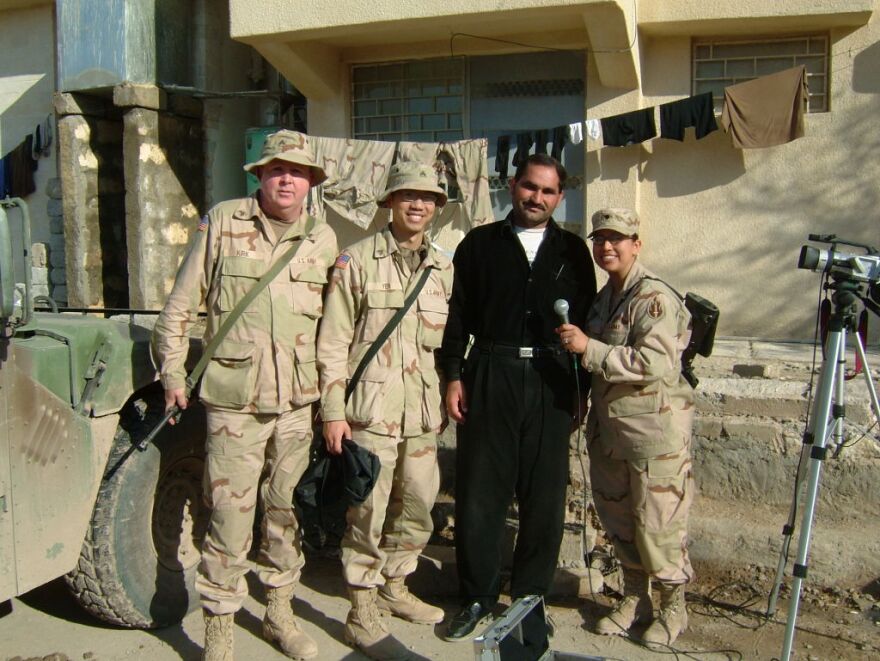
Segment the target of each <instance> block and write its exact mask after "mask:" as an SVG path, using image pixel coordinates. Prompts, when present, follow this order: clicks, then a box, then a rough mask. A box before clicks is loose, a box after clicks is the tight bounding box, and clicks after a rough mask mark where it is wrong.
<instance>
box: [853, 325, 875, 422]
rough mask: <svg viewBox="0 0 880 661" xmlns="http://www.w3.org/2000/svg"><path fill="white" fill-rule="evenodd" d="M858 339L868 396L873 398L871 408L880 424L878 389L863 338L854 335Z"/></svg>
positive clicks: (858, 349)
mask: <svg viewBox="0 0 880 661" xmlns="http://www.w3.org/2000/svg"><path fill="white" fill-rule="evenodd" d="M853 336H854V337H855V338H856V351H857V352H858V356H859V358H860V359H861V361H862V372H863V373H864V375H865V383H866V384H867V386H868V394H869V395H870V397H871V408H872V409H873V410H874V418H875V419H876V420H877V422H878V423H880V402H878V401H877V389H876V388H875V387H874V380H873V379H872V378H871V366H870V365H868V357H867V356H866V355H865V347H864V345H863V344H862V338H861V336H860V335H859V334H858V333H853Z"/></svg>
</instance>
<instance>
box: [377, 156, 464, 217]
mask: <svg viewBox="0 0 880 661" xmlns="http://www.w3.org/2000/svg"><path fill="white" fill-rule="evenodd" d="M399 190H417V191H424V192H426V193H436V194H437V206H440V207H442V206H443V205H444V204H446V199H447V198H446V191H445V190H443V188H441V186H440V184H439V183H438V182H437V171H436V170H434V168H433V167H431V166H430V165H425V164H424V163H417V162H415V161H402V162H400V163H395V164H394V165H392V166H391V171H390V172H389V173H388V182H387V183H386V184H385V192H384V193H382V194H381V195H380V196H379V198H378V199H377V200H376V201H377V202H379V203H380V204H381V203H382V202H385V200H387V199H388V198H389V197H390V195H391V193H395V192H397V191H399Z"/></svg>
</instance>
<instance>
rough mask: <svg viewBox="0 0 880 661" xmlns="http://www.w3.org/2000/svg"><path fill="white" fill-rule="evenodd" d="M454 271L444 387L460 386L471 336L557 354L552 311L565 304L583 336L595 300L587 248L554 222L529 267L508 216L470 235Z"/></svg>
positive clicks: (460, 248)
mask: <svg viewBox="0 0 880 661" xmlns="http://www.w3.org/2000/svg"><path fill="white" fill-rule="evenodd" d="M453 263H454V264H455V279H454V281H453V286H452V299H451V300H450V301H449V318H448V320H447V324H446V332H445V334H444V336H443V347H442V357H441V361H442V364H443V370H444V373H445V375H446V378H447V379H449V380H456V379H459V378H461V364H462V361H463V360H464V352H465V348H466V347H467V343H468V335H473V336H474V337H475V338H476V339H477V341H478V342H494V343H497V344H504V345H508V346H516V347H551V346H559V338H558V336H557V335H556V333H554V332H553V331H554V329H555V328H556V327H557V326H559V324H560V321H559V317H558V316H557V315H556V313H555V312H554V311H553V304H554V303H555V302H556V300H557V299H560V298H561V299H565V300H566V301H568V304H569V319H570V320H571V323H573V324H576V325H577V326H579V327H580V328H583V327H584V322H585V321H586V318H587V311H588V310H589V309H590V304H591V303H592V302H593V298H594V297H595V295H596V274H595V272H594V270H593V260H592V258H591V257H590V251H589V250H588V249H587V246H586V244H585V243H584V240H583V239H581V238H580V237H578V236H576V235H574V234H572V233H571V232H567V231H565V230H563V229H561V228H560V227H559V225H557V224H556V223H555V222H554V221H553V219H552V218H551V219H550V221H549V222H548V224H547V230H546V232H545V234H544V239H543V241H541V246H540V248H538V254H537V255H536V256H535V260H534V262H533V263H532V264H531V267H530V266H529V262H528V259H527V258H526V254H525V251H524V250H523V248H522V244H521V243H520V241H519V238H518V237H517V236H516V233H515V232H514V229H513V219H512V214H509V215H508V216H507V218H506V219H505V220H503V221H500V222H496V223H490V224H489V225H483V226H482V227H476V228H474V229H473V230H471V231H470V232H468V234H467V235H466V236H465V237H464V239H463V240H462V242H461V243H460V244H459V245H458V249H457V250H456V251H455V258H454V259H453Z"/></svg>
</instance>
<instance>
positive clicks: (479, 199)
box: [440, 138, 495, 228]
mask: <svg viewBox="0 0 880 661" xmlns="http://www.w3.org/2000/svg"><path fill="white" fill-rule="evenodd" d="M487 147H488V141H487V140H486V139H485V138H476V139H474V140H459V141H457V142H443V143H440V151H441V152H446V153H449V154H450V155H451V156H452V161H453V163H454V164H455V182H456V184H457V185H458V190H459V191H460V192H461V212H462V219H463V220H464V223H465V226H466V227H468V228H470V227H476V226H478V225H485V224H486V223H490V222H492V221H493V220H495V218H494V216H493V213H492V199H491V198H490V197H489V166H488V158H487Z"/></svg>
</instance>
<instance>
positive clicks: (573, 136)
mask: <svg viewBox="0 0 880 661" xmlns="http://www.w3.org/2000/svg"><path fill="white" fill-rule="evenodd" d="M568 140H569V142H571V144H573V145H579V144H581V143H582V142H583V141H584V124H583V122H575V123H574V124H569V125H568Z"/></svg>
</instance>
